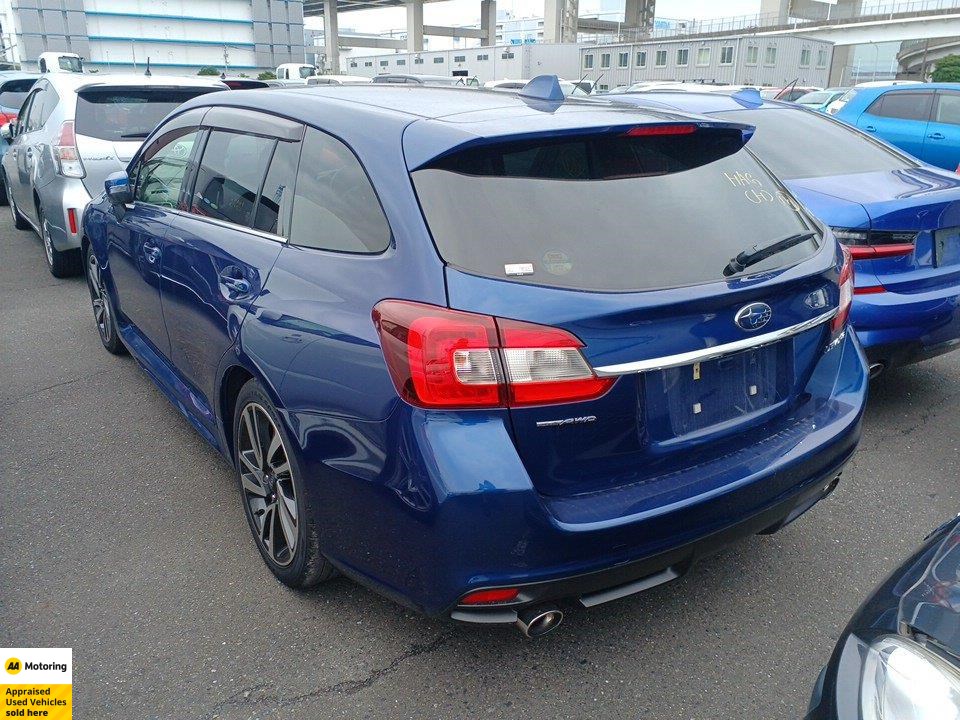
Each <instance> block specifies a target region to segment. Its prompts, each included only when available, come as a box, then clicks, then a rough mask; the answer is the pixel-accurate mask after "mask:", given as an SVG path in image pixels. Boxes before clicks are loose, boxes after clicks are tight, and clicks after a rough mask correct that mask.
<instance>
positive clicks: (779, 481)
mask: <svg viewBox="0 0 960 720" xmlns="http://www.w3.org/2000/svg"><path fill="white" fill-rule="evenodd" d="M866 392H867V378H866V366H865V359H864V357H863V353H862V350H861V349H860V346H859V343H858V342H857V340H856V338H855V337H854V336H853V334H852V333H847V335H846V336H845V338H844V339H843V340H842V341H841V342H839V343H838V344H837V345H836V346H835V347H833V349H831V350H830V351H829V352H827V353H826V354H825V355H823V356H822V357H821V359H820V362H819V364H818V368H817V370H816V371H815V372H814V374H813V377H812V378H811V380H810V381H809V383H808V385H807V397H808V399H807V400H806V401H805V402H804V403H803V404H802V405H801V406H799V407H797V408H796V409H795V410H794V411H793V412H792V413H791V415H790V417H789V419H788V421H785V422H784V427H782V428H781V429H780V430H779V431H778V432H775V433H772V434H771V435H770V436H769V437H766V438H762V439H758V441H757V442H756V443H754V444H751V445H750V446H749V447H748V448H746V449H744V450H742V451H737V452H731V453H730V454H728V455H726V456H724V457H721V458H715V459H714V460H713V461H711V462H709V463H706V462H699V463H695V462H693V463H692V464H691V467H690V468H689V469H687V470H684V471H683V472H681V473H676V474H674V475H673V476H671V477H657V478H655V479H653V480H650V481H644V482H640V483H635V484H634V485H627V486H620V487H616V488H612V489H609V490H604V491H597V492H591V493H585V494H581V495H575V496H563V497H557V496H553V497H550V496H545V495H542V494H540V493H538V492H537V491H536V489H535V488H534V486H533V483H532V482H531V480H530V478H529V475H528V474H527V472H526V470H525V468H524V466H523V464H522V462H521V461H520V458H519V456H518V454H517V452H516V449H515V447H514V445H513V441H512V439H511V436H510V431H509V425H508V420H507V418H505V417H498V416H496V414H489V415H488V414H478V413H473V414H471V413H464V414H460V415H458V414H456V413H443V412H429V411H422V410H416V409H414V408H411V407H409V406H407V405H403V404H401V405H398V406H397V411H396V412H395V413H394V415H393V416H391V418H389V419H388V420H387V421H386V422H385V423H375V424H373V423H372V424H370V426H369V427H358V426H356V425H353V426H351V429H350V438H351V446H352V447H355V448H358V450H356V451H355V452H353V453H352V454H351V459H350V463H349V464H347V463H344V462H341V461H339V460H337V461H332V460H331V459H330V458H329V455H328V457H327V459H326V460H320V461H317V460H313V461H312V462H311V458H318V456H319V455H320V454H322V452H323V448H322V447H321V446H320V445H319V443H327V444H330V443H331V442H332V440H331V437H332V436H333V435H335V434H337V433H336V432H335V431H334V428H335V427H337V423H335V422H334V421H333V420H318V418H317V417H316V416H310V415H306V414H304V415H298V414H296V413H294V414H292V415H291V416H290V418H289V421H290V423H291V425H292V429H293V434H294V435H296V436H300V437H302V438H304V439H305V440H306V441H307V442H306V447H305V456H306V458H307V462H306V466H305V467H304V468H303V472H304V473H305V475H306V476H308V477H313V478H315V480H316V481H315V482H312V483H311V485H310V487H311V488H312V490H313V492H314V494H315V495H314V497H313V499H312V505H313V506H314V507H315V508H317V509H318V510H317V513H318V520H319V526H320V527H321V528H323V529H324V534H323V536H321V548H322V550H323V552H324V554H325V555H326V556H327V557H328V558H329V559H330V560H331V561H332V562H333V563H334V564H335V565H336V566H337V567H338V568H340V569H341V570H342V571H343V572H344V573H345V574H347V575H349V576H351V577H353V578H355V579H357V580H358V581H360V582H362V583H364V584H367V585H370V586H372V587H374V588H376V589H377V590H379V591H380V592H382V593H384V594H386V595H388V596H390V597H393V598H394V599H396V600H398V601H400V602H402V603H404V604H406V605H408V606H410V607H413V608H415V609H417V610H419V611H421V612H424V613H426V614H428V615H434V616H446V617H450V616H451V615H452V614H453V613H455V612H457V611H459V610H461V609H462V608H458V601H459V599H460V598H461V597H462V596H463V595H464V594H465V593H467V592H470V591H472V590H477V589H482V588H490V587H505V586H507V587H517V586H523V587H524V588H526V590H525V591H524V594H522V595H521V598H520V603H519V604H516V605H511V606H509V607H506V606H499V607H497V608H491V607H487V608H484V610H485V611H489V612H494V613H502V612H503V611H504V610H506V611H507V614H505V615H501V616H500V617H499V618H498V617H497V616H495V615H488V616H484V617H483V618H478V617H477V616H476V615H475V614H474V615H472V616H471V617H470V618H466V617H463V616H461V615H453V616H454V617H456V618H458V619H461V620H464V619H470V620H474V621H477V620H481V621H482V620H486V621H488V622H509V621H510V618H511V616H510V614H509V613H511V612H515V611H516V609H517V608H518V607H524V606H529V605H536V604H538V603H541V602H544V601H554V600H559V599H566V598H577V599H581V602H582V603H583V604H588V605H589V604H597V603H598V602H603V601H605V600H606V599H613V597H614V596H619V595H622V594H625V591H626V590H630V591H632V589H631V588H627V589H625V588H624V585H625V584H628V583H633V582H636V581H638V580H640V581H643V582H640V583H639V585H638V587H637V589H643V588H644V587H645V586H649V585H651V584H657V583H658V582H660V581H663V580H666V579H670V578H672V577H675V576H678V575H680V574H682V573H683V572H685V571H686V569H687V568H688V567H689V566H690V565H691V564H692V563H693V562H694V561H695V560H696V559H697V558H699V557H702V556H704V555H706V554H708V553H710V552H713V551H715V550H717V549H720V548H721V547H723V546H724V545H725V544H727V543H729V542H731V541H733V540H736V539H737V538H739V537H742V536H745V535H749V534H752V533H756V532H764V531H771V532H772V531H774V530H776V529H778V528H779V527H781V526H782V525H784V524H785V523H787V522H791V521H792V520H794V519H795V518H796V517H798V516H799V515H800V514H801V513H802V512H804V511H805V510H807V509H808V508H809V507H811V506H812V505H813V504H814V503H815V502H816V501H817V500H819V499H820V498H821V497H823V496H824V495H825V494H827V493H828V492H829V490H831V489H832V487H830V485H831V484H832V482H833V480H834V479H835V478H836V477H837V475H838V474H839V472H840V470H841V469H842V467H843V465H844V464H845V463H846V462H847V460H848V459H849V458H850V456H851V455H852V454H853V452H854V450H855V448H856V445H857V442H858V440H859V436H860V423H861V418H862V414H863V408H864V404H865V401H866ZM337 422H338V423H339V424H341V425H342V421H337ZM319 427H323V428H325V431H324V432H319V431H315V430H311V428H319ZM358 437H363V438H364V440H363V442H362V443H358V440H357V438H358ZM313 442H317V443H318V445H316V446H314V445H313V444H312V443H313ZM343 444H345V441H344V443H343ZM381 447H382V448H383V450H382V451H381V450H380V449H379V448H381ZM359 448H362V453H361V452H360V450H359ZM327 452H329V451H327ZM377 457H383V458H384V459H385V460H386V462H385V464H384V465H383V467H382V470H380V471H378V472H376V473H373V472H369V471H367V470H372V465H373V463H374V461H375V460H376V458H377ZM361 460H362V462H361ZM335 468H339V469H336V470H335ZM358 468H363V469H364V472H363V473H360V472H359V471H358ZM651 484H655V485H654V486H653V487H654V488H655V490H656V492H653V493H652V492H651ZM664 571H666V572H664ZM658 573H664V574H663V575H658ZM651 575H654V576H656V577H650V576H651ZM605 591H611V592H610V593H606V592H605ZM472 612H473V613H476V610H473V611H472Z"/></svg>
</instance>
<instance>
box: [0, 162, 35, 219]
mask: <svg viewBox="0 0 960 720" xmlns="http://www.w3.org/2000/svg"><path fill="white" fill-rule="evenodd" d="M3 189H4V195H5V196H6V198H7V204H8V205H9V206H10V214H11V215H12V216H13V226H14V227H15V228H16V229H17V230H30V229H31V228H30V223H28V222H27V220H26V218H24V217H23V215H21V214H20V211H19V210H17V203H16V202H14V200H13V194H12V193H11V192H10V183H9V181H8V180H7V175H6V173H4V174H3Z"/></svg>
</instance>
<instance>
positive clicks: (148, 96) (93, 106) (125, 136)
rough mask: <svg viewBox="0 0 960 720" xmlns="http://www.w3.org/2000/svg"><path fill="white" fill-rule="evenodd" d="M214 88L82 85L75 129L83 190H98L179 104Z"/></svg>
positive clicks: (97, 192)
mask: <svg viewBox="0 0 960 720" xmlns="http://www.w3.org/2000/svg"><path fill="white" fill-rule="evenodd" d="M217 89H218V88H215V87H178V86H176V85H153V84H147V85H143V86H136V85H115V86H111V85H93V86H89V87H85V88H81V89H80V90H79V91H78V92H77V109H76V116H75V118H76V119H75V121H74V131H75V134H76V143H77V152H78V153H79V155H80V159H81V162H82V163H83V168H84V171H85V173H86V174H85V176H84V178H83V184H84V187H86V189H87V192H88V193H90V195H91V196H96V195H98V194H99V193H101V192H102V191H103V181H104V180H105V179H106V177H107V175H109V174H110V173H112V172H116V171H117V170H122V169H123V168H124V167H126V165H127V163H128V162H130V160H131V159H132V158H133V156H134V154H135V153H136V152H137V150H138V149H139V148H140V145H141V144H142V143H143V140H144V139H145V138H146V137H147V135H149V134H150V133H151V132H152V131H153V129H154V128H155V127H156V126H157V125H158V124H159V123H160V121H161V120H163V118H164V117H166V116H167V115H168V114H169V113H170V112H171V111H172V110H174V109H175V108H176V107H177V106H178V105H180V104H181V103H183V102H186V101H187V100H189V99H190V98H194V97H196V96H198V95H203V94H205V93H208V92H211V91H215V90H217Z"/></svg>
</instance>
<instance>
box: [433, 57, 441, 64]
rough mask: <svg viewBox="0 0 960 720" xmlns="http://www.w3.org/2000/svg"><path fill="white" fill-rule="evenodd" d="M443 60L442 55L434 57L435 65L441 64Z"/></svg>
mask: <svg viewBox="0 0 960 720" xmlns="http://www.w3.org/2000/svg"><path fill="white" fill-rule="evenodd" d="M442 62H443V58H442V57H435V58H434V59H433V64H434V65H440V64H441V63H442Z"/></svg>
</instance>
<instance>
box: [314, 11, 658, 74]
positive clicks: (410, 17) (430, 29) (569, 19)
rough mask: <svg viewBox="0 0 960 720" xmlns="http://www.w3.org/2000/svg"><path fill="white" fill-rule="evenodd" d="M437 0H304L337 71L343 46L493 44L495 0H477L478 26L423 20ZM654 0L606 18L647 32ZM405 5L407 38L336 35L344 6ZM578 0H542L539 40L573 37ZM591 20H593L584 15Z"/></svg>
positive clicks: (411, 49)
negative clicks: (429, 39) (438, 40)
mask: <svg viewBox="0 0 960 720" xmlns="http://www.w3.org/2000/svg"><path fill="white" fill-rule="evenodd" d="M438 1H439V0H305V1H304V3H303V15H304V17H316V16H321V17H323V38H324V53H325V55H326V60H325V62H324V67H325V69H327V70H332V71H333V72H339V68H340V51H339V49H340V48H341V47H376V48H394V49H406V50H407V51H408V52H421V51H422V50H423V38H424V36H429V35H439V36H445V37H468V38H476V39H479V40H480V44H481V45H495V44H496V38H497V0H479V2H480V28H479V29H477V28H465V27H456V28H453V27H445V26H439V25H424V24H423V7H424V4H425V3H427V2H438ZM655 6H656V0H625V12H624V22H623V23H605V25H606V24H609V25H610V26H611V27H612V28H621V29H624V30H625V31H628V32H632V33H633V34H635V35H640V36H643V37H646V36H648V35H649V34H650V32H651V30H652V29H653V17H654V11H655ZM388 7H405V8H406V10H407V33H406V39H405V40H400V39H394V38H381V37H373V36H368V35H351V36H344V37H341V36H340V32H339V15H340V13H342V12H351V11H356V10H372V9H375V8H388ZM579 11H580V0H544V13H543V17H544V27H543V41H544V42H545V43H558V42H576V40H577V30H578V24H579V17H578V16H579ZM584 22H585V24H587V25H589V24H590V23H591V22H594V23H596V22H603V21H587V20H585V21H584Z"/></svg>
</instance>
